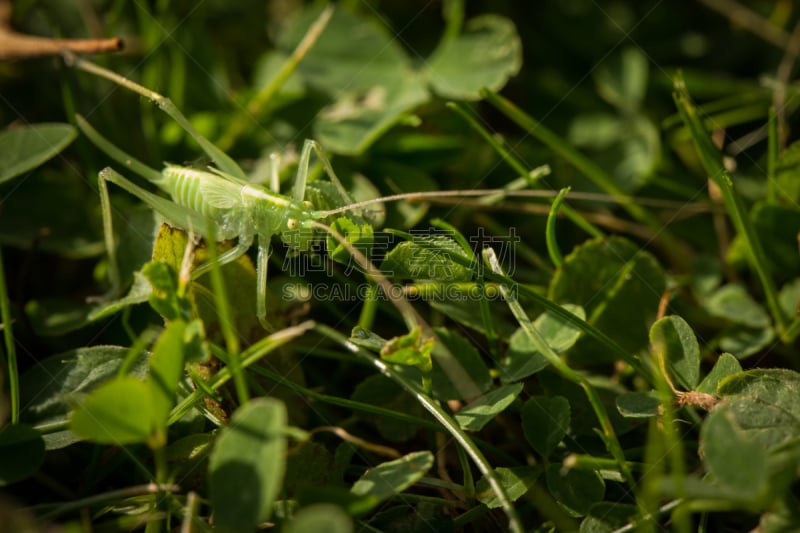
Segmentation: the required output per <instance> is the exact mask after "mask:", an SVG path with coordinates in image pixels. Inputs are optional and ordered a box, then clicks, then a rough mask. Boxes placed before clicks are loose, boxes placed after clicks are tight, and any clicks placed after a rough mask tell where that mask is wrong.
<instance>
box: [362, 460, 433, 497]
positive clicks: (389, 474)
mask: <svg viewBox="0 0 800 533" xmlns="http://www.w3.org/2000/svg"><path fill="white" fill-rule="evenodd" d="M432 466H433V454H432V453H431V452H429V451H422V452H413V453H410V454H408V455H405V456H403V457H401V458H400V459H395V460H394V461H388V462H386V463H381V464H379V465H378V466H376V467H374V468H370V469H369V470H367V472H366V473H365V474H364V475H363V476H361V477H360V478H359V479H358V481H356V482H355V483H354V484H353V486H352V488H351V489H350V492H351V493H353V494H355V495H357V496H361V497H365V498H366V500H367V501H368V502H369V506H370V507H375V506H376V505H378V504H379V503H381V502H383V501H385V500H388V499H389V498H391V497H393V496H396V495H397V494H400V493H401V492H403V491H404V490H406V489H407V488H409V487H410V486H412V485H413V484H414V483H416V482H417V481H419V480H420V479H421V478H422V476H424V475H425V474H426V473H427V472H428V470H430V469H431V467H432Z"/></svg>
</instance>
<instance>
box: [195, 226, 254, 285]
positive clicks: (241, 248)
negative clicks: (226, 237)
mask: <svg viewBox="0 0 800 533" xmlns="http://www.w3.org/2000/svg"><path fill="white" fill-rule="evenodd" d="M251 244H253V237H252V235H240V236H239V239H238V240H237V241H236V245H235V246H234V247H233V248H231V249H230V250H226V251H224V252H223V253H221V254H219V256H218V257H217V260H216V264H218V265H219V266H223V265H226V264H228V263H231V262H233V261H236V260H237V259H239V258H240V257H241V256H243V255H244V254H245V253H246V252H247V250H249V249H250V245H251ZM213 265H214V262H212V261H206V262H205V263H203V264H201V265H199V266H197V267H196V268H194V270H192V278H193V279H197V278H199V277H200V276H202V275H203V274H205V273H206V272H208V271H210V270H211V267H212V266H213Z"/></svg>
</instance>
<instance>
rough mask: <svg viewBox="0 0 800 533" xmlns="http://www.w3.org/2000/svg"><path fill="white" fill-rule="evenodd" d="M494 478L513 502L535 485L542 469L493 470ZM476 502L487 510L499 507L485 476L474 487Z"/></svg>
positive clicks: (520, 467) (529, 467)
mask: <svg viewBox="0 0 800 533" xmlns="http://www.w3.org/2000/svg"><path fill="white" fill-rule="evenodd" d="M494 473H495V476H496V477H497V479H498V480H499V481H500V484H501V485H502V486H503V488H504V489H505V492H506V495H507V496H508V498H509V499H510V500H511V501H512V502H514V501H517V500H518V499H520V498H521V497H522V496H524V495H525V493H526V492H528V490H529V489H530V488H531V487H532V486H533V484H534V483H536V480H537V479H538V478H539V475H540V474H541V473H542V469H541V468H539V467H538V466H514V467H510V468H507V467H504V466H501V467H499V468H495V469H494ZM475 490H476V492H477V497H478V500H479V501H480V502H481V503H482V504H484V505H485V506H486V507H488V508H489V509H497V508H498V507H500V506H501V503H500V500H499V499H498V498H497V494H495V492H494V490H492V487H491V485H489V481H488V480H487V479H486V476H484V477H482V478H481V479H480V480H479V481H478V483H477V484H476V485H475Z"/></svg>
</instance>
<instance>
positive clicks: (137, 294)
mask: <svg viewBox="0 0 800 533" xmlns="http://www.w3.org/2000/svg"><path fill="white" fill-rule="evenodd" d="M152 290H153V287H152V285H150V282H149V281H147V279H146V278H145V277H144V276H142V275H141V274H140V273H139V272H134V274H133V285H132V286H131V288H130V290H128V294H126V295H125V296H123V297H121V298H119V299H117V300H110V301H100V302H94V301H93V302H79V303H76V302H75V301H74V300H31V301H29V302H28V303H27V304H26V305H25V313H26V314H27V315H28V319H29V320H30V322H31V326H32V327H33V329H34V330H35V331H36V333H37V334H39V335H42V336H45V337H56V336H59V335H64V334H66V333H70V332H72V331H76V330H79V329H81V328H84V327H86V326H88V325H89V324H91V323H92V322H96V321H98V320H102V319H104V318H107V317H109V316H111V315H113V314H115V313H118V312H119V311H122V310H123V309H125V308H126V307H130V306H133V305H136V304H140V303H144V302H146V301H147V300H148V299H149V298H150V295H151V294H152Z"/></svg>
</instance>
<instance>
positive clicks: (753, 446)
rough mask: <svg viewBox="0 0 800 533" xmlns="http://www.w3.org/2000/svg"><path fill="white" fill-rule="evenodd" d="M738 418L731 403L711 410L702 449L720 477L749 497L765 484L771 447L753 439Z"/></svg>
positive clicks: (716, 476)
mask: <svg viewBox="0 0 800 533" xmlns="http://www.w3.org/2000/svg"><path fill="white" fill-rule="evenodd" d="M736 418H737V417H736V415H735V414H734V413H733V412H732V411H731V410H730V406H729V405H728V404H723V405H720V406H718V407H717V408H716V409H714V410H713V411H711V413H710V414H709V415H708V417H707V418H706V420H705V421H704V422H703V426H702V427H701V428H700V450H701V453H702V457H703V461H704V462H705V464H706V466H707V467H708V470H709V471H710V472H711V473H712V474H713V475H714V477H715V478H716V480H717V481H718V482H719V483H721V484H722V485H725V486H726V487H728V488H730V489H732V490H734V491H735V492H736V493H737V494H739V495H740V497H741V498H742V499H745V498H748V497H752V496H754V495H757V494H759V493H760V492H761V491H762V490H763V489H764V487H765V484H766V482H767V450H766V449H764V448H763V447H762V446H761V443H759V442H758V441H756V440H754V439H752V438H750V436H749V435H748V434H747V432H746V431H744V430H743V429H742V428H741V427H740V426H739V425H738V423H737V422H736Z"/></svg>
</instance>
